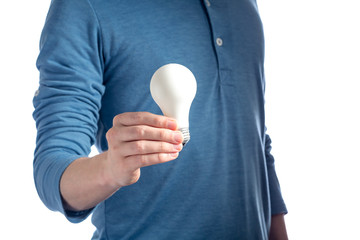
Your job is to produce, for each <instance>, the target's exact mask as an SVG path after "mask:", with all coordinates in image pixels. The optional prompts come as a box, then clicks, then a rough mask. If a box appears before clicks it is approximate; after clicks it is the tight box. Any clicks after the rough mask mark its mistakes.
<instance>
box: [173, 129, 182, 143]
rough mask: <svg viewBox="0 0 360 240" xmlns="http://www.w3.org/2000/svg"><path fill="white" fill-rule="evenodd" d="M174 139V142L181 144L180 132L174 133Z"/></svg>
mask: <svg viewBox="0 0 360 240" xmlns="http://www.w3.org/2000/svg"><path fill="white" fill-rule="evenodd" d="M174 139H175V142H178V143H182V141H183V137H182V134H181V132H175V133H174Z"/></svg>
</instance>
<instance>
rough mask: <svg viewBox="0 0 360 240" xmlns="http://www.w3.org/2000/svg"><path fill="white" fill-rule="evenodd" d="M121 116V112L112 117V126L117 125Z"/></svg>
mask: <svg viewBox="0 0 360 240" xmlns="http://www.w3.org/2000/svg"><path fill="white" fill-rule="evenodd" d="M122 117H123V114H118V115H116V116H115V117H114V118H113V126H117V125H119V124H120V123H121V118H122Z"/></svg>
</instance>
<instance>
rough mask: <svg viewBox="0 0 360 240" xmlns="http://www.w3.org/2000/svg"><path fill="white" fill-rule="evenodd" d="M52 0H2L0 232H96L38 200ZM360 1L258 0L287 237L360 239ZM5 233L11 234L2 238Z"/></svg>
mask: <svg viewBox="0 0 360 240" xmlns="http://www.w3.org/2000/svg"><path fill="white" fill-rule="evenodd" d="M49 2H50V1H49V0H36V1H25V0H19V1H1V3H0V31H1V37H0V41H1V42H0V48H1V49H0V50H1V51H0V54H1V55H0V61H1V63H0V70H1V71H0V74H1V75H0V78H1V80H0V81H1V94H0V98H1V99H0V104H1V108H0V109H1V118H0V121H1V122H0V123H1V124H0V127H1V129H0V130H1V157H0V159H1V167H0V191H1V197H0V206H1V212H0V216H1V222H2V224H1V231H0V238H1V239H38V240H42V239H52V240H55V239H77V240H82V239H90V238H91V235H92V232H93V230H94V228H93V227H92V225H91V223H90V220H86V221H85V222H83V223H81V224H70V223H68V222H67V221H66V220H65V218H64V217H63V216H62V215H60V214H59V213H54V212H51V211H49V210H47V209H46V208H45V206H44V205H43V204H42V203H41V201H40V200H39V198H38V196H37V193H36V190H35V187H34V184H33V177H32V155H33V150H34V146H35V134H36V132H35V124H34V121H33V120H32V116H31V114H32V111H33V107H32V97H33V94H34V92H35V90H36V89H37V86H38V72H37V70H36V68H35V60H36V57H37V54H38V42H39V36H40V32H41V29H42V27H43V23H44V20H45V16H46V13H47V10H48V6H49ZM357 2H358V0H341V1H334V0H297V1H295V0H273V1H270V0H259V1H258V3H259V8H260V13H261V15H262V19H263V23H264V28H265V36H266V65H265V66H266V76H267V88H266V101H267V103H266V111H267V125H268V129H269V133H270V135H271V137H272V140H273V154H274V155H275V157H276V166H277V172H278V177H279V179H280V182H281V186H282V191H283V195H284V198H285V200H286V203H287V206H288V209H289V214H288V215H287V216H286V222H287V227H288V233H289V236H290V239H294V240H295V239H306V240H312V239H314V240H315V239H316V240H318V239H326V240H329V239H330V240H331V239H360V233H359V231H358V228H359V225H360V220H359V215H360V187H359V185H360V174H359V173H358V172H359V170H360V164H359V161H360V156H359V152H360V147H359V145H360V106H359V105H360V93H359V90H360V87H359V86H360V84H359V81H360V75H359V74H360V60H359V58H360V30H359V29H360V14H359V12H360V7H358V6H357ZM4 236H6V237H4Z"/></svg>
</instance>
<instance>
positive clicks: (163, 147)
mask: <svg viewBox="0 0 360 240" xmlns="http://www.w3.org/2000/svg"><path fill="white" fill-rule="evenodd" d="M168 150H169V146H168V144H167V143H165V142H161V143H160V151H161V152H167V151H168Z"/></svg>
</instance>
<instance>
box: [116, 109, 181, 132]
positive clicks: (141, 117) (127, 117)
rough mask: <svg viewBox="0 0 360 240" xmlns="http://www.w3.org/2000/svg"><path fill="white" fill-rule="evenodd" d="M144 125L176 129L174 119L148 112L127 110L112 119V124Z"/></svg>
mask: <svg viewBox="0 0 360 240" xmlns="http://www.w3.org/2000/svg"><path fill="white" fill-rule="evenodd" d="M134 125H146V126H152V127H156V128H167V129H170V130H176V129H177V124H176V121H175V120H174V119H171V118H168V117H165V116H160V115H155V114H152V113H149V112H127V113H123V114H119V115H117V116H116V117H114V119H113V126H134Z"/></svg>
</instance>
